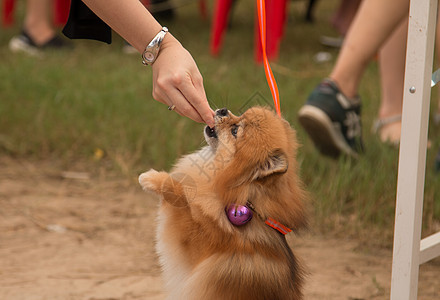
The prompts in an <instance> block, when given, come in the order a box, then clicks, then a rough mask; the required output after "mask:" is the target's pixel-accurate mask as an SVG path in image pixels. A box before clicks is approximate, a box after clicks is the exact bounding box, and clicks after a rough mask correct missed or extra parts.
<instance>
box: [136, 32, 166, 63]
mask: <svg viewBox="0 0 440 300" xmlns="http://www.w3.org/2000/svg"><path fill="white" fill-rule="evenodd" d="M167 32H168V28H166V27H162V30H161V31H160V32H159V33H158V34H156V36H155V37H154V38H153V39H152V40H151V42H150V43H149V44H148V46H147V47H146V48H145V50H144V52H143V53H142V63H143V64H144V65H145V66H148V65H151V64H152V63H154V61H155V60H156V58H157V55H158V54H159V49H160V45H161V44H162V41H163V39H164V38H165V35H166V34H167Z"/></svg>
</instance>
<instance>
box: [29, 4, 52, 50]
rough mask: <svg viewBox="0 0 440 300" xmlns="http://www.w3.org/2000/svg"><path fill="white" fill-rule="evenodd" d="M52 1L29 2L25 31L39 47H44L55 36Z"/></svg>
mask: <svg viewBox="0 0 440 300" xmlns="http://www.w3.org/2000/svg"><path fill="white" fill-rule="evenodd" d="M52 5H53V1H52V0H27V1H26V15H25V19H24V27H23V30H24V31H25V32H26V33H27V34H28V35H29V36H30V37H31V38H32V40H33V41H34V42H35V44H37V45H43V44H45V43H46V42H47V41H49V40H51V39H52V38H53V37H54V36H55V30H54V28H53V26H52V22H51V17H52V13H51V12H52Z"/></svg>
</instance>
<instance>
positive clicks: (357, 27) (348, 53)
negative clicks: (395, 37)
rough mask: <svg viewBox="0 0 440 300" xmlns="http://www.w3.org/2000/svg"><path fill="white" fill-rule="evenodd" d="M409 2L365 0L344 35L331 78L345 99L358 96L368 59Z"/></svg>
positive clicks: (405, 10)
mask: <svg viewBox="0 0 440 300" xmlns="http://www.w3.org/2000/svg"><path fill="white" fill-rule="evenodd" d="M408 9H409V1H408V0H387V1H384V0H364V1H363V2H362V4H361V6H360V8H359V11H358V13H357V15H356V17H355V18H354V20H353V23H352V25H351V27H350V29H349V31H348V33H347V37H346V39H345V41H344V45H343V47H342V49H341V53H340V54H339V57H338V60H337V62H336V65H335V67H334V68H333V71H332V72H331V74H330V78H331V79H333V80H334V81H335V82H336V83H337V84H338V85H339V88H340V89H341V91H342V93H344V94H345V95H346V96H347V97H354V96H356V95H357V91H358V87H359V83H360V81H361V77H362V75H363V72H364V70H365V67H366V66H367V64H368V62H369V61H370V59H371V58H372V57H373V56H374V55H375V54H376V52H377V51H378V49H379V48H380V46H381V45H382V44H383V42H384V41H385V40H386V38H387V37H388V36H389V35H390V34H391V32H392V31H393V30H394V29H395V28H396V26H397V25H398V24H399V23H400V22H401V21H402V20H403V19H404V18H405V17H406V16H407V15H408Z"/></svg>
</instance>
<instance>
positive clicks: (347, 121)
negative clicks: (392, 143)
mask: <svg viewBox="0 0 440 300" xmlns="http://www.w3.org/2000/svg"><path fill="white" fill-rule="evenodd" d="M360 114H361V99H360V97H355V98H353V99H348V98H347V97H345V96H344V95H343V94H342V93H341V92H340V91H339V88H338V86H337V85H336V83H335V82H334V81H332V80H331V79H324V80H323V81H322V82H321V83H320V84H319V85H318V86H317V87H316V88H315V89H314V90H313V92H312V93H311V94H310V96H309V98H308V99H307V102H306V104H305V105H304V106H303V107H302V108H301V109H300V111H299V113H298V119H299V122H300V123H301V125H302V126H303V127H304V129H305V130H306V131H307V133H308V134H309V135H310V137H311V138H312V140H313V142H314V144H315V146H316V147H317V148H318V150H319V151H320V152H321V153H322V154H324V155H328V156H332V157H338V156H339V155H340V154H341V153H344V154H346V155H349V156H352V157H357V156H358V153H360V152H363V149H364V147H363V143H362V125H361V118H360Z"/></svg>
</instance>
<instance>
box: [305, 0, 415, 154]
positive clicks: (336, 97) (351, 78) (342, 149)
mask: <svg viewBox="0 0 440 300" xmlns="http://www.w3.org/2000/svg"><path fill="white" fill-rule="evenodd" d="M408 8H409V0H387V1H383V0H364V1H363V2H362V4H361V6H360V8H359V11H358V13H357V14H356V17H355V18H354V20H353V23H352V25H351V27H350V29H349V30H348V33H347V37H346V39H345V41H344V44H343V45H342V49H341V53H340V54H339V56H338V59H337V61H336V65H335V67H334V68H333V70H332V72H331V74H330V78H327V79H325V80H323V81H322V82H321V83H320V84H319V85H318V86H317V87H316V88H315V89H314V90H313V92H312V93H311V94H310V96H309V98H308V99H307V102H306V104H305V105H304V106H303V107H302V108H301V109H300V111H299V112H298V119H299V121H300V123H301V125H302V126H303V127H304V129H305V130H306V131H307V133H308V134H309V135H310V137H311V138H312V140H313V142H314V143H315V145H316V147H317V148H318V149H319V150H320V151H321V152H322V153H323V154H325V155H329V156H338V155H339V154H341V153H344V154H346V155H349V156H354V157H356V156H357V154H358V153H360V152H363V142H362V122H361V117H360V115H361V99H360V97H359V96H358V87H359V83H360V81H361V78H362V75H363V73H364V70H365V67H366V66H367V64H368V62H369V61H370V59H371V58H372V57H373V56H374V55H375V54H376V52H377V51H379V48H380V47H381V46H382V44H383V43H384V42H385V40H386V39H387V38H388V37H389V36H390V35H391V33H392V32H393V31H394V29H395V28H396V27H397V26H398V25H399V24H400V23H401V22H402V20H403V19H404V18H405V16H408Z"/></svg>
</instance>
